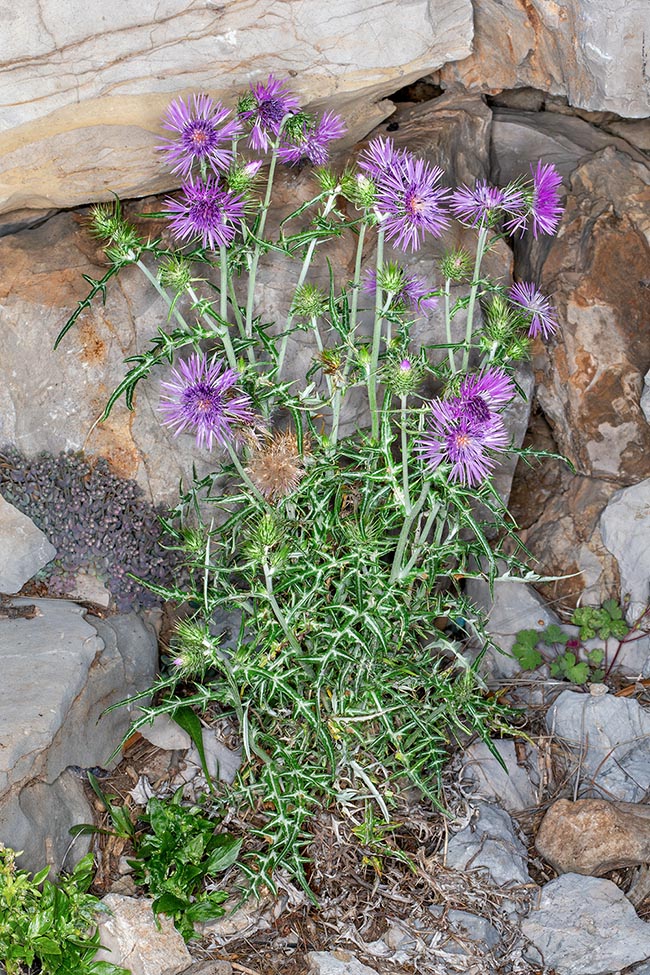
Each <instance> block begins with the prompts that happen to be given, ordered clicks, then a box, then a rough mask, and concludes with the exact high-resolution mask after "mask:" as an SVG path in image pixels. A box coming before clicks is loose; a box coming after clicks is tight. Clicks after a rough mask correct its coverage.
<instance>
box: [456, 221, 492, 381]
mask: <svg viewBox="0 0 650 975" xmlns="http://www.w3.org/2000/svg"><path fill="white" fill-rule="evenodd" d="M487 235H488V228H487V227H486V226H485V225H483V226H482V227H481V229H480V230H479V232H478V243H477V245H476V260H475V262H474V274H473V277H472V287H471V290H470V293H469V304H468V305H467V326H466V328H465V349H464V351H463V368H462V371H463V372H466V371H467V364H468V363H469V353H470V349H471V342H472V326H473V324H474V305H475V304H476V295H477V293H478V288H479V284H480V281H479V273H480V270H481V261H482V260H483V254H484V253H485V245H486V243H487Z"/></svg>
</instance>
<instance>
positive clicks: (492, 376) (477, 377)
mask: <svg viewBox="0 0 650 975" xmlns="http://www.w3.org/2000/svg"><path fill="white" fill-rule="evenodd" d="M514 395H515V385H514V383H513V381H512V379H511V378H510V376H508V374H507V373H505V372H504V371H503V370H502V369H494V368H489V369H484V370H483V371H482V372H480V373H476V374H474V375H470V376H465V378H464V379H463V380H462V381H461V383H460V386H459V389H458V395H457V396H456V397H454V398H453V399H452V400H451V401H450V402H449V408H450V410H451V412H452V413H453V414H454V415H456V416H464V417H466V418H467V419H469V420H473V421H474V422H477V423H486V422H487V421H488V420H490V418H491V416H492V415H493V410H495V409H498V408H499V407H503V406H505V405H506V404H507V403H509V402H510V400H511V399H512V397H513V396H514Z"/></svg>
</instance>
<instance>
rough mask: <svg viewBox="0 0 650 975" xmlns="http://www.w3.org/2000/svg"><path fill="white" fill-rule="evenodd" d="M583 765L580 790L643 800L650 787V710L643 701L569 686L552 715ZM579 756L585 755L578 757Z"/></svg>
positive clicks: (555, 728) (552, 727)
mask: <svg viewBox="0 0 650 975" xmlns="http://www.w3.org/2000/svg"><path fill="white" fill-rule="evenodd" d="M546 725H547V728H548V730H549V733H550V734H553V735H555V736H557V738H559V739H562V740H563V743H564V745H565V747H566V748H568V749H569V750H570V751H571V752H573V754H574V755H575V762H576V767H577V765H578V761H579V765H580V782H581V785H580V795H581V796H596V797H603V798H605V799H618V800H621V801H624V802H639V801H641V800H642V799H644V798H645V796H646V794H647V792H648V789H650V712H648V711H646V710H645V709H644V708H642V707H641V705H640V704H639V702H638V701H635V700H632V699H628V698H623V697H614V695H612V694H604V695H602V696H600V697H594V696H593V695H590V694H578V693H577V692H575V691H563V692H562V693H561V694H560V696H559V697H558V698H557V700H556V701H555V703H554V704H553V706H552V707H551V708H550V709H549V711H548V714H547V716H546ZM578 756H579V759H578Z"/></svg>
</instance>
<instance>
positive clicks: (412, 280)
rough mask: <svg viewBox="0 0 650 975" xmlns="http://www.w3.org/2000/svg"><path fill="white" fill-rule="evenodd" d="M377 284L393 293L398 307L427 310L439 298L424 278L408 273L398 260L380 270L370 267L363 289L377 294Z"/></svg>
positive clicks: (419, 310)
mask: <svg viewBox="0 0 650 975" xmlns="http://www.w3.org/2000/svg"><path fill="white" fill-rule="evenodd" d="M377 284H379V287H380V288H382V290H383V291H386V292H388V293H389V294H392V295H393V303H394V305H395V306H396V307H397V308H398V310H399V309H400V308H402V309H403V308H407V307H408V308H412V309H413V311H417V312H426V311H430V310H431V309H432V308H435V307H436V305H437V304H438V298H437V297H436V296H435V295H432V294H431V290H432V289H431V288H429V287H427V285H426V284H425V282H424V281H423V280H422V278H419V277H417V276H416V275H413V274H407V272H406V271H405V269H404V268H403V267H402V266H401V265H400V264H398V263H397V262H396V261H388V262H387V263H385V264H383V265H382V266H381V267H380V268H379V271H376V270H375V269H374V268H370V269H369V270H368V271H366V274H365V277H364V282H363V289H364V291H367V292H368V294H375V293H376V291H377Z"/></svg>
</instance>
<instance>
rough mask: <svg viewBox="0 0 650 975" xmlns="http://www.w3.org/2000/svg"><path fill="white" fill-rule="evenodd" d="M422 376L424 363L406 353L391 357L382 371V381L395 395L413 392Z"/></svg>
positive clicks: (405, 394)
mask: <svg viewBox="0 0 650 975" xmlns="http://www.w3.org/2000/svg"><path fill="white" fill-rule="evenodd" d="M423 376H424V363H423V362H422V360H421V359H416V358H413V357H411V356H408V355H404V356H395V357H391V360H390V361H389V362H388V364H387V365H386V367H385V369H384V372H383V377H382V379H383V382H384V383H385V385H386V386H387V387H388V389H390V391H391V392H392V393H395V395H396V396H407V395H408V394H409V393H414V392H415V391H416V389H417V388H418V386H419V385H420V383H421V382H422V377H423Z"/></svg>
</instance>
